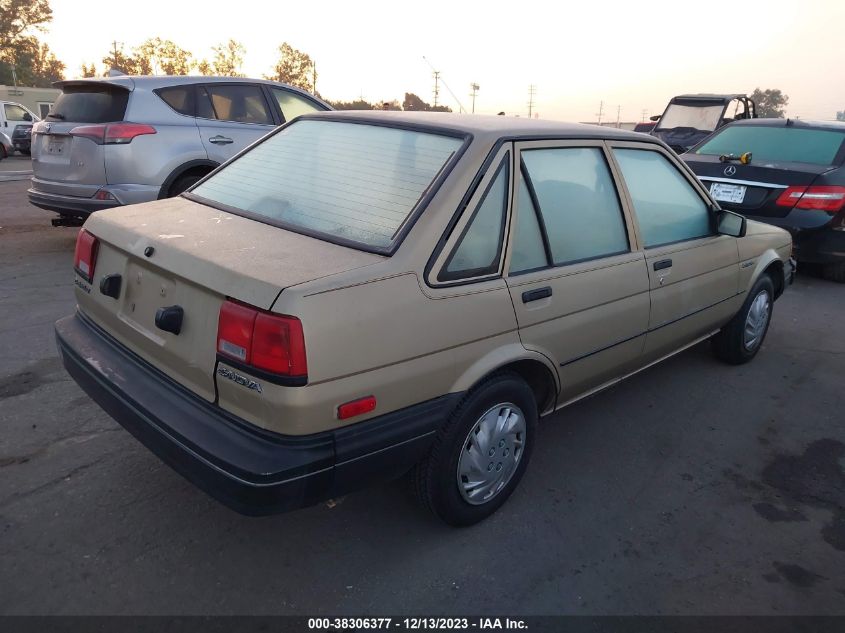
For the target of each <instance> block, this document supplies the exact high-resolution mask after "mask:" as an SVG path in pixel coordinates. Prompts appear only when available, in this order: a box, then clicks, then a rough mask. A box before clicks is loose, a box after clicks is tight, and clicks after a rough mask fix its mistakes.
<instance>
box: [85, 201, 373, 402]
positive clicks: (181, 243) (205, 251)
mask: <svg viewBox="0 0 845 633" xmlns="http://www.w3.org/2000/svg"><path fill="white" fill-rule="evenodd" d="M85 229H86V230H88V231H89V232H91V233H92V234H93V235H95V236H96V237H97V238H98V240H99V253H98V256H97V260H96V265H95V275H94V278H93V281H92V283H90V284H86V283H83V282H81V281H80V279H79V278H78V279H77V286H78V287H79V291H78V292H77V297H78V301H79V306H80V309H81V310H82V311H83V312H84V313H85V314H86V315H88V316H89V317H91V318H92V319H93V320H94V321H95V322H96V323H97V324H98V325H100V326H101V327H103V328H104V329H105V330H106V331H107V332H109V333H110V334H111V335H113V336H114V337H115V338H116V339H117V340H118V341H120V342H121V343H122V344H124V345H125V346H126V347H128V348H129V349H131V350H132V351H133V352H135V353H137V354H138V355H139V356H141V357H142V358H143V359H144V360H146V361H147V362H149V363H151V364H152V365H153V366H155V367H156V368H157V369H159V370H161V371H163V372H164V373H166V374H167V375H169V376H170V377H172V378H174V379H176V380H177V381H178V382H180V383H182V384H183V385H185V386H186V387H188V388H189V389H191V390H192V391H194V392H195V393H197V394H199V395H201V396H202V397H204V398H206V399H207V400H209V401H213V400H214V398H215V390H214V367H215V362H216V338H217V320H218V315H219V312H220V306H221V305H222V304H223V302H224V301H225V300H226V298H227V297H228V298H232V299H235V300H237V301H240V302H243V303H247V304H249V305H252V306H255V307H257V308H261V309H263V310H269V309H270V308H271V306H272V305H273V302H274V301H275V299H276V298H277V297H278V295H279V293H280V292H281V291H282V290H283V289H284V288H286V287H289V286H293V285H296V284H299V283H303V282H306V281H310V280H312V279H316V278H318V277H323V276H327V275H332V274H336V273H339V272H343V271H346V270H350V269H352V268H358V267H361V266H366V265H369V264H373V263H376V262H379V261H381V260H383V259H384V258H383V257H382V256H379V255H374V254H371V253H365V252H362V251H357V250H354V249H350V248H346V247H343V246H338V245H335V244H331V243H328V242H323V241H320V240H317V239H315V238H311V237H307V236H305V235H300V234H297V233H293V232H290V231H286V230H284V229H281V228H277V227H272V226H268V225H266V224H262V223H259V222H256V221H254V220H250V219H248V218H244V217H242V216H238V215H234V214H231V213H226V212H224V211H219V210H217V209H213V208H211V207H207V206H205V205H202V204H199V203H196V202H192V201H190V200H187V199H185V198H172V199H168V200H160V201H156V202H151V203H146V204H141V205H133V206H129V207H124V208H122V209H119V210H113V211H100V212H98V213H96V214H93V215H92V217H91V218H90V219H89V220H88V222H87V223H86V225H85ZM107 275H120V277H121V291H120V293H119V295H118V297H117V298H112V297H110V296H107V295H106V294H104V293H103V292H102V291H101V290H100V282H101V280H102V279H103V277H104V276H107ZM174 306H175V307H179V308H181V309H182V314H183V316H182V322H181V328H180V331H179V333H178V334H176V333H173V332H168V331H164V330H162V329H161V327H160V325H157V324H156V313H157V312H158V310H160V309H163V308H169V307H170V308H172V307H174Z"/></svg>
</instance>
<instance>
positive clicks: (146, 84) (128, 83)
mask: <svg viewBox="0 0 845 633" xmlns="http://www.w3.org/2000/svg"><path fill="white" fill-rule="evenodd" d="M196 83H204V84H210V83H251V84H267V85H268V86H280V87H283V88H286V89H287V90H291V91H293V92H297V93H299V94H301V95H303V96H305V97H308V98H309V99H311V100H313V101H317V102H320V103H325V102H323V100H322V99H320V98H319V97H316V96H314V95H313V94H311V93H310V92H307V91H306V90H302V89H301V88H297V87H295V86H291V85H290V84H286V83H282V82H280V81H273V80H272V79H253V78H251V77H213V76H205V75H114V76H111V77H90V78H82V79H63V80H62V81H55V82H53V87H55V88H64V87H65V86H82V85H85V84H111V85H113V86H119V87H121V88H125V89H126V90H134V89H135V87H136V86H138V87H143V88H145V89H146V90H154V89H156V88H166V87H169V86H181V85H184V84H196ZM326 105H328V104H326Z"/></svg>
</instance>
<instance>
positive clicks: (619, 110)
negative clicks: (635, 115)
mask: <svg viewBox="0 0 845 633" xmlns="http://www.w3.org/2000/svg"><path fill="white" fill-rule="evenodd" d="M620 112H622V106H621V105H618V106H616V129H617V130H618V129H619V113H620Z"/></svg>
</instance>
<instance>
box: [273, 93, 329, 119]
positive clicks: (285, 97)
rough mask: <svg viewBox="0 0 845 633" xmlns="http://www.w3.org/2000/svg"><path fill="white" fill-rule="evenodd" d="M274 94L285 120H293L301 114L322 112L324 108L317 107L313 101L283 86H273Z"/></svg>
mask: <svg viewBox="0 0 845 633" xmlns="http://www.w3.org/2000/svg"><path fill="white" fill-rule="evenodd" d="M272 91H273V96H274V97H275V98H276V101H277V102H278V103H279V108H280V109H281V111H282V115H283V116H284V117H285V121H291V120H292V119H295V118H296V117H298V116H299V115H300V114H308V113H310V112H320V111H321V110H322V108H319V107H317V104H316V103H314V102H313V101H310V100H308V99H306V98H305V97H301V96H300V95H298V94H295V93H293V92H291V91H289V90H282V89H281V88H273V89H272Z"/></svg>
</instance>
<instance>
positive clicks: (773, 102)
mask: <svg viewBox="0 0 845 633" xmlns="http://www.w3.org/2000/svg"><path fill="white" fill-rule="evenodd" d="M751 100H752V101H753V102H754V103H755V104H756V106H757V116H758V117H763V118H775V119H782V118H783V117H784V111H785V110H786V106H787V104H788V103H789V97H788V96H787V95H785V94H783V92H782V91H781V90H779V89H777V88H767V89H766V90H760V89H759V88H755V89H754V92H752V93H751Z"/></svg>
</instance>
